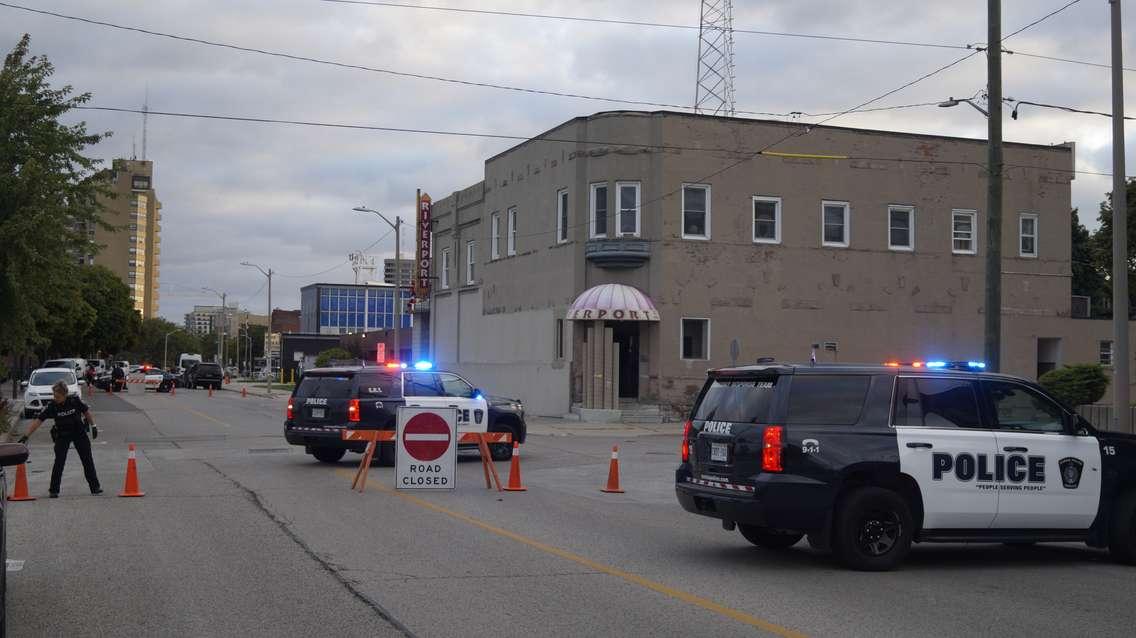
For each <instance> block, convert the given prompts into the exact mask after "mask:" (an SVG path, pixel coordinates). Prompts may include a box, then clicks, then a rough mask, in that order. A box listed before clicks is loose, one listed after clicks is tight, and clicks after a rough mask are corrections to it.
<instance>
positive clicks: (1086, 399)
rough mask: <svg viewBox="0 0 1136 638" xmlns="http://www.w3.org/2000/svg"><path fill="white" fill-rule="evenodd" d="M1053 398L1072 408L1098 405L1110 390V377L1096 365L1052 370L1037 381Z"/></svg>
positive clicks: (1087, 364)
mask: <svg viewBox="0 0 1136 638" xmlns="http://www.w3.org/2000/svg"><path fill="white" fill-rule="evenodd" d="M1037 381H1038V383H1039V384H1041V387H1043V388H1045V389H1046V390H1048V391H1049V392H1050V393H1052V394H1053V396H1055V397H1057V398H1059V399H1061V400H1062V401H1064V402H1065V403H1068V404H1069V405H1072V406H1078V405H1088V404H1090V403H1096V402H1097V401H1100V400H1101V397H1103V396H1104V391H1105V390H1106V389H1107V388H1108V381H1109V380H1108V375H1106V374H1105V373H1104V369H1103V368H1102V367H1101V366H1099V365H1097V364H1095V363H1082V364H1078V365H1072V366H1066V367H1064V368H1058V369H1056V370H1050V371H1049V372H1046V373H1045V374H1043V375H1041V378H1040V379H1038V380H1037Z"/></svg>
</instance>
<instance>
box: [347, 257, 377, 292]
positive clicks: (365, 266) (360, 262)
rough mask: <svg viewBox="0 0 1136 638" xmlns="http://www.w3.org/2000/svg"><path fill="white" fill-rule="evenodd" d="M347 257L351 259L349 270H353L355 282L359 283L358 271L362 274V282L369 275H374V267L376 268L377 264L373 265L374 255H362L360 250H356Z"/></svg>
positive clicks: (368, 277)
mask: <svg viewBox="0 0 1136 638" xmlns="http://www.w3.org/2000/svg"><path fill="white" fill-rule="evenodd" d="M347 259H349V260H351V270H354V271H355V283H356V284H358V283H359V273H363V274H364V276H363V281H364V282H366V281H368V280H369V279H370V278H371V277H374V274H375V269H376V268H377V266H375V258H374V257H368V256H366V255H364V254H363V252H362V251H359V250H356V251H355V252H353V253H351V254H350V255H347Z"/></svg>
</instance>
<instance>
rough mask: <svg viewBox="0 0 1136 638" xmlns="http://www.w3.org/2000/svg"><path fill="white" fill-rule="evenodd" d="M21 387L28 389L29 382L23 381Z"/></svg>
mask: <svg viewBox="0 0 1136 638" xmlns="http://www.w3.org/2000/svg"><path fill="white" fill-rule="evenodd" d="M20 387H21V388H26V387H28V382H27V381H21V382H20Z"/></svg>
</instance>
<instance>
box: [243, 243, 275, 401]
mask: <svg viewBox="0 0 1136 638" xmlns="http://www.w3.org/2000/svg"><path fill="white" fill-rule="evenodd" d="M241 265H242V266H249V267H252V268H256V269H257V270H259V271H260V274H262V275H264V276H265V277H268V329H267V330H265V331H264V339H265V344H264V367H265V368H267V369H268V374H267V375H265V377H264V391H265V392H267V393H268V396H272V361H271V360H269V358H268V345H269V343H270V342H271V341H272V275H274V274H276V271H275V270H273V269H272V268H271V267H269V268H268V269H264V268H261V267H260V266H258V265H257V264H254V263H251V262H247V261H242V262H241ZM245 330H248V327H247V326H246V327H245ZM249 360H250V361H251V360H252V355H251V354H250V355H249Z"/></svg>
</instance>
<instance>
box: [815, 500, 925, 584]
mask: <svg viewBox="0 0 1136 638" xmlns="http://www.w3.org/2000/svg"><path fill="white" fill-rule="evenodd" d="M881 518H882V519H884V522H891V523H892V524H895V523H898V527H895V528H894V537H893V539H892V541H891V543H890V545H889V546H887V547H886V548H880V549H883V551H882V552H881V553H878V554H876V553H873V552H871V551H869V550H867V549H866V548H865V547H863V546H862V544H861V543H860V542H859V539H860V536H861V532H862V531H865V529H864V528H865V526H868V525H872V522H873V521H878V520H880V519H881ZM887 519H890V521H888V520H887ZM913 530H914V521H913V519H912V516H911V508H910V507H909V506H908V505H907V501H905V500H904V499H903V497H902V496H900V495H899V494H896V493H895V492H893V491H891V490H888V489H884V488H882V487H858V488H855V489H853V490H852V491H851V492H849V493H848V494H847V495H845V497H844V498H843V499H842V500H841V505H840V508H839V510H838V511H837V512H836V518H835V521H834V523H833V529H832V549H833V551H834V552H835V554H836V557H837V558H838V559H839V560H840V561H841V562H842V563H844V564H845V565H846V566H847V567H850V568H852V569H856V570H860V571H887V570H890V569H892V568H894V567H895V566H896V565H898V564H899V563H900V561H902V560H903V558H904V557H905V556H906V555H907V552H908V551H909V550H910V549H911V539H912V531H913Z"/></svg>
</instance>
